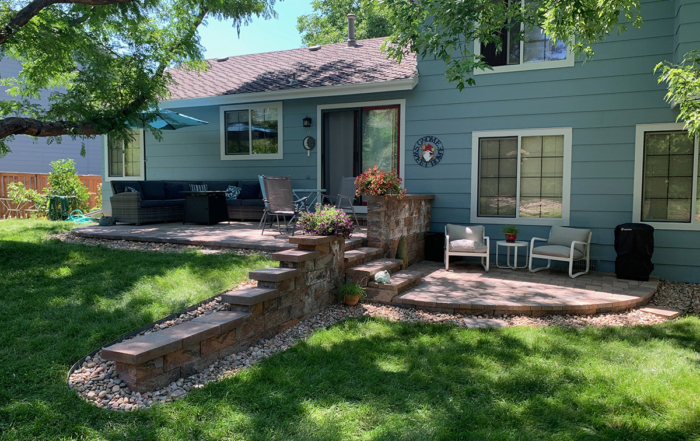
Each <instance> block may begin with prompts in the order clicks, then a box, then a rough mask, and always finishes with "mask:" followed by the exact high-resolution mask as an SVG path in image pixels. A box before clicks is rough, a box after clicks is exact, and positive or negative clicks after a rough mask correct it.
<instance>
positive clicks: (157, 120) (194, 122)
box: [131, 109, 209, 181]
mask: <svg viewBox="0 0 700 441" xmlns="http://www.w3.org/2000/svg"><path fill="white" fill-rule="evenodd" d="M142 119H143V124H141V125H140V126H137V127H134V126H131V128H132V129H145V128H146V124H148V125H149V126H151V127H153V128H154V129H159V130H178V129H184V128H186V127H193V126H202V125H204V124H209V122H208V121H202V120H201V119H197V118H192V117H191V116H187V115H183V114H182V113H177V112H173V111H172V110H165V109H161V110H159V111H158V112H156V114H155V116H154V117H152V118H151V119H150V120H148V121H147V120H146V114H145V113H144V114H143V115H142ZM143 159H144V163H143V180H144V181H145V180H147V179H146V164H147V163H148V156H146V138H145V137H144V138H143Z"/></svg>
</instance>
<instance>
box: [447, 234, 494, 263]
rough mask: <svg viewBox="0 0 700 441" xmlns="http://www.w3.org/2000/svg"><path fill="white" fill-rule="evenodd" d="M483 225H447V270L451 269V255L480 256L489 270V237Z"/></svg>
mask: <svg viewBox="0 0 700 441" xmlns="http://www.w3.org/2000/svg"><path fill="white" fill-rule="evenodd" d="M484 232H485V229H484V226H483V225H469V226H465V225H454V224H447V225H445V270H449V269H450V256H465V257H480V258H481V265H483V267H484V270H486V272H488V271H489V264H490V257H489V256H490V253H489V249H490V247H489V243H490V242H489V238H488V236H484Z"/></svg>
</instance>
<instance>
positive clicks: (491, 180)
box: [470, 128, 572, 225]
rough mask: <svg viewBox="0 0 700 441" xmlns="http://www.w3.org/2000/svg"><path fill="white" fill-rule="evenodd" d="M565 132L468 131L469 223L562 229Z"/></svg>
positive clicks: (565, 216) (567, 157)
mask: <svg viewBox="0 0 700 441" xmlns="http://www.w3.org/2000/svg"><path fill="white" fill-rule="evenodd" d="M571 133H572V130H571V129H570V128H562V129H536V130H508V131H499V132H474V133H473V134H472V205H471V210H470V211H471V222H472V223H501V224H502V223H517V224H520V225H568V223H569V199H570V186H571Z"/></svg>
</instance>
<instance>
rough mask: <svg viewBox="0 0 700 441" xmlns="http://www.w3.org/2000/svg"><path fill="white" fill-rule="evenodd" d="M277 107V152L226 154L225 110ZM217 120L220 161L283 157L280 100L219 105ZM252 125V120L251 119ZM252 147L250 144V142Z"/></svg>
mask: <svg viewBox="0 0 700 441" xmlns="http://www.w3.org/2000/svg"><path fill="white" fill-rule="evenodd" d="M271 107H277V141H278V144H277V153H266V154H262V155H254V154H250V155H227V154H226V112H228V111H231V110H254V109H269V108H271ZM219 122H220V128H219V131H220V132H221V160H222V161H256V160H266V159H283V157H284V149H283V147H284V108H283V105H282V101H277V102H273V103H258V104H241V105H236V106H221V107H219ZM251 125H252V120H251ZM251 147H252V144H251Z"/></svg>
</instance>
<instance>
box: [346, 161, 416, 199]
mask: <svg viewBox="0 0 700 441" xmlns="http://www.w3.org/2000/svg"><path fill="white" fill-rule="evenodd" d="M355 185H357V196H361V195H363V194H364V195H369V196H384V197H388V196H389V195H396V196H398V198H399V199H401V198H403V197H404V195H405V194H406V189H405V188H402V187H401V178H399V177H398V176H397V175H396V172H395V171H391V172H388V173H387V172H385V171H383V170H377V166H376V165H375V166H374V167H372V168H370V169H367V171H365V172H364V173H362V174H361V175H360V176H358V177H357V179H355Z"/></svg>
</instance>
